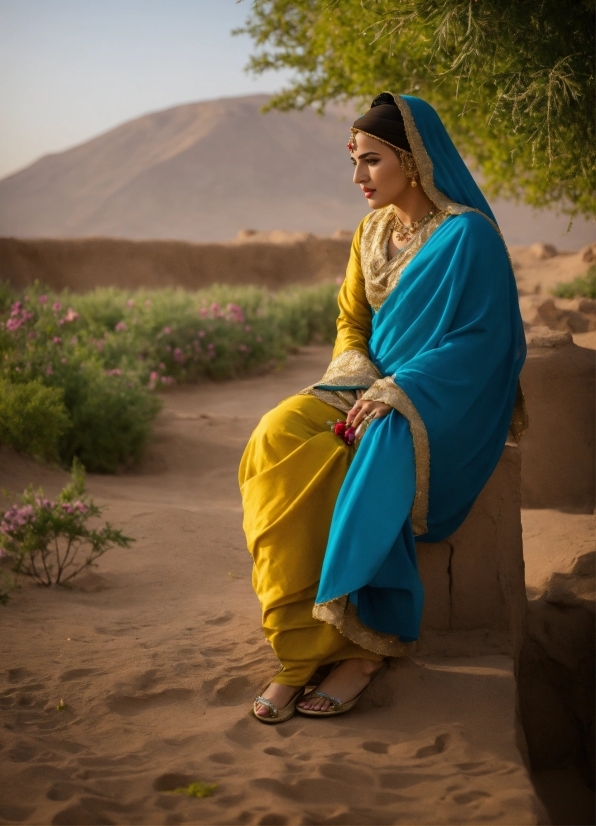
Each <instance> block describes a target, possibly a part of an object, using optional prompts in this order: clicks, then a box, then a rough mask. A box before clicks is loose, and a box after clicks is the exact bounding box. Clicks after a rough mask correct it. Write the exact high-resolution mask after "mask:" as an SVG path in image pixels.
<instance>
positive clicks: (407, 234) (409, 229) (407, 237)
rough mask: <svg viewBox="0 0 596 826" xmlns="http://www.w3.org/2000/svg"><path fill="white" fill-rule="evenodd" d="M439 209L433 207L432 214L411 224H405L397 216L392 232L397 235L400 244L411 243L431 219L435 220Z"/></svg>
mask: <svg viewBox="0 0 596 826" xmlns="http://www.w3.org/2000/svg"><path fill="white" fill-rule="evenodd" d="M438 211H439V210H438V209H437V208H436V207H435V206H433V207H431V210H430V212H427V213H426V215H423V216H422V218H420V219H419V220H418V221H412V223H411V224H403V223H402V222H401V221H400V219H399V218H398V217H397V214H396V215H395V219H394V221H393V224H392V226H391V232H393V233H395V237H396V239H397V242H398V243H406V244H407V243H408V241H411V240H412V238H413V237H414V236H415V235H416V233H417V232H418V231H419V230H421V229H422V227H423V226H425V225H426V224H428V222H429V221H430V220H431V218H434V217H435V215H436V214H437V213H438Z"/></svg>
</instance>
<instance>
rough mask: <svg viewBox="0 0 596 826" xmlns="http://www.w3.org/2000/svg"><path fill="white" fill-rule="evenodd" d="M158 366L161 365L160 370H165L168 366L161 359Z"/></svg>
mask: <svg viewBox="0 0 596 826" xmlns="http://www.w3.org/2000/svg"><path fill="white" fill-rule="evenodd" d="M157 366H158V367H159V369H160V370H165V369H166V366H165V364H164V363H163V361H160V362H159V364H158V365H157Z"/></svg>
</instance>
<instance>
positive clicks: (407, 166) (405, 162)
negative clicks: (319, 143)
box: [347, 126, 418, 186]
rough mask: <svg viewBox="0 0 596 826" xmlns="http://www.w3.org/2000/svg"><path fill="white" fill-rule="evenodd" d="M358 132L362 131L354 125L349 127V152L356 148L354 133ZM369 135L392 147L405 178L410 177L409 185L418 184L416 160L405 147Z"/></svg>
mask: <svg viewBox="0 0 596 826" xmlns="http://www.w3.org/2000/svg"><path fill="white" fill-rule="evenodd" d="M358 132H362V130H361V129H356V128H355V127H354V126H352V127H351V128H350V140H349V141H348V144H347V146H348V151H349V152H350V153H352V152H354V150H355V149H357V148H358V144H357V143H356V134H357V133H358ZM362 134H363V135H368V132H362ZM369 137H371V138H374V139H375V140H376V141H380V142H381V143H384V144H385V145H386V146H390V147H391V149H393V151H394V152H395V153H396V154H397V157H398V158H399V160H400V163H401V165H402V167H403V170H404V173H405V175H406V178H409V179H410V186H418V181H417V180H416V178H417V177H418V167H417V166H416V161H415V160H414V156H413V155H412V153H411V152H408V151H407V150H406V149H401V148H400V147H399V146H394V145H393V144H392V143H389V141H384V140H383V138H378V137H377V136H376V135H369Z"/></svg>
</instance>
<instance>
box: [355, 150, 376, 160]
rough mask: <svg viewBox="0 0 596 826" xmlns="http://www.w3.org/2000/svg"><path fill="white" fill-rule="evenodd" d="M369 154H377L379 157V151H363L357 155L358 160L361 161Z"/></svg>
mask: <svg viewBox="0 0 596 826" xmlns="http://www.w3.org/2000/svg"><path fill="white" fill-rule="evenodd" d="M369 155H378V156H379V157H380V153H379V152H373V151H370V152H363V153H362V155H358V160H359V161H361V160H362V159H363V158H368V156H369Z"/></svg>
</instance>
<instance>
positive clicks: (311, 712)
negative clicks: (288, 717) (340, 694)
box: [296, 663, 384, 717]
mask: <svg viewBox="0 0 596 826" xmlns="http://www.w3.org/2000/svg"><path fill="white" fill-rule="evenodd" d="M383 669H384V663H382V664H381V667H380V668H378V669H377V670H376V671H375V673H374V674H373V675H372V677H371V678H370V680H369V681H368V684H367V685H365V686H364V688H363V689H362V691H361V692H360V694H357V695H356V696H355V697H353V698H352V699H351V700H347V701H346V702H345V703H342V701H341V700H338V699H337V697H332V696H331V694H327V693H326V692H325V691H309V692H308V694H306V695H305V696H304V698H303V699H305V700H308V699H309V698H310V697H320V698H321V699H322V700H329V702H330V703H331V706H330V707H329V708H328V709H327V710H326V711H319V710H318V709H314V708H301V707H300V706H298V708H297V709H296V711H297V712H298V714H304V715H306V716H307V717H335V715H336V714H345V713H346V711H350V710H351V709H353V708H354V706H355V705H356V703H357V702H358V700H359V699H360V698H361V697H362V695H363V694H364V692H365V691H366V690H367V689H368V688H370V685H371V683H372V682H373V680H375V679H376V678H377V677H378V676H379V674H380V673H381V671H383Z"/></svg>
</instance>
